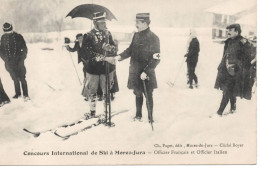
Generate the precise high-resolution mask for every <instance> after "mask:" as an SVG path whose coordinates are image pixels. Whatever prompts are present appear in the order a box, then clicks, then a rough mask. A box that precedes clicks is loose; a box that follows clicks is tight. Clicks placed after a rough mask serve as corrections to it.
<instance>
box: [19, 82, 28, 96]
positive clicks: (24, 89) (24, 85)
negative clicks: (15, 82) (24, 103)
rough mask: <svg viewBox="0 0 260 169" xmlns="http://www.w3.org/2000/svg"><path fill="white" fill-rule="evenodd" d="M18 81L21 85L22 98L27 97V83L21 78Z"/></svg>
mask: <svg viewBox="0 0 260 169" xmlns="http://www.w3.org/2000/svg"><path fill="white" fill-rule="evenodd" d="M20 81H21V84H22V89H23V96H25V97H27V96H28V87H27V82H26V80H25V78H21V79H20Z"/></svg>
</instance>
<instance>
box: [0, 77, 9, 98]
mask: <svg viewBox="0 0 260 169" xmlns="http://www.w3.org/2000/svg"><path fill="white" fill-rule="evenodd" d="M0 99H1V100H0V102H2V101H7V100H10V99H9V97H8V96H7V94H6V93H5V90H4V87H3V85H2V82H1V79H0Z"/></svg>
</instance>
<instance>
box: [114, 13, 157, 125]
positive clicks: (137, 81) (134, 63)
mask: <svg viewBox="0 0 260 169" xmlns="http://www.w3.org/2000/svg"><path fill="white" fill-rule="evenodd" d="M150 22H151V21H150V14H149V13H138V14H137V15H136V28H137V30H138V32H136V33H135V34H134V37H133V39H132V42H131V44H130V46H129V47H128V48H127V49H126V50H125V51H124V52H122V53H121V54H119V56H116V57H115V59H116V60H118V61H122V60H124V59H127V58H129V57H130V58H131V60H130V70H129V78H128V88H129V89H133V90H134V94H135V96H136V99H135V100H136V115H135V117H134V120H139V121H140V120H141V119H142V105H143V94H144V92H145V91H144V87H143V82H142V81H145V86H146V89H147V97H148V98H146V103H148V104H147V108H148V110H150V112H151V117H150V115H149V114H148V120H149V122H152V121H153V118H152V114H153V90H154V89H155V88H157V81H156V75H155V68H156V66H157V65H158V64H159V62H160V41H159V38H158V37H157V36H156V35H155V34H154V33H153V32H152V31H151V30H150V27H149V25H150ZM148 105H149V107H148Z"/></svg>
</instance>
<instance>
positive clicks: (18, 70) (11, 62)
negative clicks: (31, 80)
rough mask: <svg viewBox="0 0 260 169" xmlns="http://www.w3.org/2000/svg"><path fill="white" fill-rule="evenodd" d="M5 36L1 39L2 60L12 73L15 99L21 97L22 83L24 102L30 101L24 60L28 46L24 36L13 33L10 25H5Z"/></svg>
mask: <svg viewBox="0 0 260 169" xmlns="http://www.w3.org/2000/svg"><path fill="white" fill-rule="evenodd" d="M3 30H4V34H3V35H2V37H1V45H0V51H1V58H2V59H3V60H4V62H5V68H6V70H7V71H8V72H9V73H10V76H11V78H12V80H13V81H14V87H15V95H14V96H13V98H14V99H17V98H19V97H21V88H20V83H21V85H22V89H23V97H24V100H25V101H27V100H29V99H30V98H29V96H28V87H27V82H26V80H25V75H26V68H25V65H24V60H25V59H26V57H27V46H26V43H25V41H24V39H23V36H22V35H20V34H18V33H16V32H14V31H13V26H12V25H11V24H9V23H5V24H4V25H3Z"/></svg>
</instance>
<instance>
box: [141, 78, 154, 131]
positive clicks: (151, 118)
mask: <svg viewBox="0 0 260 169" xmlns="http://www.w3.org/2000/svg"><path fill="white" fill-rule="evenodd" d="M142 82H143V86H144V94H145V97H146V104H147V107H148V116H149V117H150V121H151V126H152V130H153V116H152V113H151V109H150V103H149V99H148V94H147V90H146V85H145V80H142Z"/></svg>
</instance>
